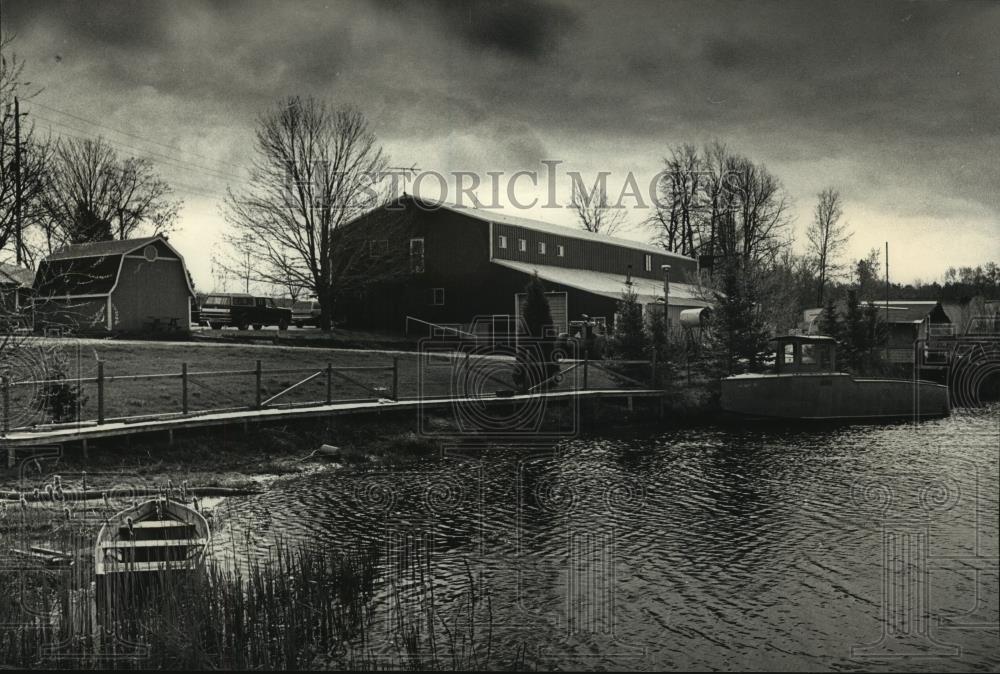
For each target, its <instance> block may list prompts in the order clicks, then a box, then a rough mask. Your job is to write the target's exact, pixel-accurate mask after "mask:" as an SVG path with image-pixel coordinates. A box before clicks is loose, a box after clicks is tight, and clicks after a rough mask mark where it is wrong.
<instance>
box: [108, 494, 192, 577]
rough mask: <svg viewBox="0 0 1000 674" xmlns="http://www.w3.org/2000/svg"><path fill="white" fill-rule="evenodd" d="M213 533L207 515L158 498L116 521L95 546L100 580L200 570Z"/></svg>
mask: <svg viewBox="0 0 1000 674" xmlns="http://www.w3.org/2000/svg"><path fill="white" fill-rule="evenodd" d="M211 539H212V532H211V530H210V529H209V526H208V522H207V521H206V520H205V517H204V516H203V515H202V514H201V513H200V512H198V511H197V510H195V509H194V508H191V507H189V506H187V505H185V504H184V503H181V502H180V501H175V500H172V499H170V498H155V499H151V500H148V501H144V502H142V503H138V504H136V505H134V506H132V507H131V508H127V509H125V510H123V511H121V512H120V513H118V514H117V515H114V516H113V517H111V518H110V519H109V520H108V521H107V522H105V523H104V526H102V527H101V530H100V532H98V534H97V542H96V543H95V546H94V561H95V572H96V574H97V577H98V580H101V579H105V580H107V579H110V578H111V577H114V576H116V575H121V574H144V575H149V574H158V573H161V572H166V571H169V572H184V571H193V570H196V569H198V568H201V565H202V563H203V561H204V555H205V550H206V549H207V548H208V546H209V544H210V543H211Z"/></svg>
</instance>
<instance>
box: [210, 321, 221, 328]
mask: <svg viewBox="0 0 1000 674" xmlns="http://www.w3.org/2000/svg"><path fill="white" fill-rule="evenodd" d="M208 327H210V328H211V329H212V330H221V329H222V323H214V322H209V324H208Z"/></svg>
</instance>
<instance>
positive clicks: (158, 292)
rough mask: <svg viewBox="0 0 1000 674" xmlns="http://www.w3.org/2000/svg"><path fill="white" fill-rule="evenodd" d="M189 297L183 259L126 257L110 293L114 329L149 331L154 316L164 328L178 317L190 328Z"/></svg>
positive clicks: (181, 325)
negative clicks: (115, 284) (116, 283)
mask: <svg viewBox="0 0 1000 674" xmlns="http://www.w3.org/2000/svg"><path fill="white" fill-rule="evenodd" d="M189 297H190V294H189V292H188V288H187V280H186V278H185V272H184V266H183V264H181V261H180V260H178V259H176V258H166V257H160V258H157V259H156V260H155V261H154V262H149V261H147V260H146V259H145V258H143V257H141V256H136V257H125V258H124V260H123V261H122V269H121V274H120V275H119V277H118V285H117V286H116V287H115V290H114V292H112V293H111V319H112V330H115V331H122V332H138V331H144V330H148V329H149V326H150V323H151V321H152V319H153V318H158V319H159V320H160V323H161V325H162V326H163V327H164V328H165V327H166V325H167V324H168V323H169V320H170V319H171V318H176V319H177V324H178V325H179V326H180V328H181V330H184V331H186V330H189V329H190V326H189V324H188V310H189V306H190V305H189V299H188V298H189Z"/></svg>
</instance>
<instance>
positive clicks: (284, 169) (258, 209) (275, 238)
mask: <svg viewBox="0 0 1000 674" xmlns="http://www.w3.org/2000/svg"><path fill="white" fill-rule="evenodd" d="M255 141H256V142H255V149H256V158H255V160H254V163H253V166H252V168H251V172H250V179H249V181H248V184H249V187H248V188H247V189H246V190H244V191H242V192H239V193H236V192H233V191H232V190H230V192H229V196H228V198H227V200H226V219H227V221H228V222H229V224H230V227H231V231H230V234H229V236H228V240H229V242H230V243H231V245H232V246H233V247H234V249H235V250H236V251H238V252H239V253H240V254H248V255H249V256H250V259H251V260H252V261H253V263H254V264H253V268H254V270H255V277H254V280H256V281H258V282H261V283H269V284H273V285H280V286H283V287H286V288H288V287H301V288H308V289H309V290H310V291H311V292H312V293H313V294H314V295H315V296H316V298H317V300H318V301H319V303H320V306H321V307H322V319H321V325H322V327H323V329H325V330H328V329H329V328H330V326H331V324H332V317H333V309H334V306H335V304H336V303H337V301H338V300H339V299H340V298H341V297H343V296H344V295H345V293H348V292H351V291H359V290H362V289H364V288H365V287H367V286H368V285H369V284H374V283H378V282H380V281H384V280H387V279H388V278H390V277H394V276H397V275H399V274H401V273H404V272H405V271H406V269H405V268H404V265H402V264H401V263H400V262H401V260H402V259H403V255H404V254H405V253H404V249H403V244H404V243H408V241H404V240H403V239H402V237H401V236H399V233H398V230H397V229H395V227H396V226H397V224H398V223H401V222H402V218H401V217H400V214H399V213H391V212H389V211H388V210H386V209H381V210H382V211H384V212H385V215H386V218H385V221H384V222H383V223H380V225H379V226H378V227H374V228H373V227H372V222H371V221H370V220H366V224H365V225H364V226H361V225H358V224H357V223H356V222H355V221H356V220H357V219H358V218H359V216H361V215H362V214H365V213H367V212H369V211H373V209H375V207H376V206H379V205H381V204H383V202H384V200H385V196H384V191H385V190H383V189H382V186H383V185H384V181H385V178H386V177H387V175H388V174H387V166H388V162H387V158H386V156H385V154H384V153H383V151H382V148H381V147H380V146H379V145H378V144H377V142H376V138H375V134H374V133H373V132H372V131H371V130H370V128H369V126H368V122H367V121H366V119H365V117H364V116H363V115H362V114H361V113H360V112H358V111H357V110H353V109H350V108H333V107H331V106H330V105H328V104H327V103H325V102H322V101H318V100H316V99H313V98H300V97H291V98H289V99H286V100H284V101H282V102H281V103H279V104H278V105H277V106H276V107H274V108H272V109H271V110H270V111H268V112H267V113H265V114H264V115H262V116H261V118H260V120H259V123H258V128H257V132H256V138H255ZM376 230H377V234H376V233H375V231H376ZM373 237H375V238H373ZM390 256H391V257H392V259H389V258H390ZM397 258H398V259H397Z"/></svg>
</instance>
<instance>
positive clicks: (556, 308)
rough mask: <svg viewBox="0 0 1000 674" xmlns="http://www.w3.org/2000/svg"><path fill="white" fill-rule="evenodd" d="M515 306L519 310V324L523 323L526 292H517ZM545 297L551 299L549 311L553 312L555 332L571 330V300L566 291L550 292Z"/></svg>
mask: <svg viewBox="0 0 1000 674" xmlns="http://www.w3.org/2000/svg"><path fill="white" fill-rule="evenodd" d="M514 298H515V302H514V308H515V310H516V311H517V318H518V325H520V324H521V321H520V318H521V313H522V311H523V309H524V302H525V294H524V293H517V294H516V295H515V296H514ZM545 298H546V299H547V300H548V301H549V312H550V313H551V314H552V327H553V329H554V330H555V332H556V333H557V334H558V333H563V332H569V306H568V305H569V300H568V298H567V295H566V293H564V292H548V293H545Z"/></svg>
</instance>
